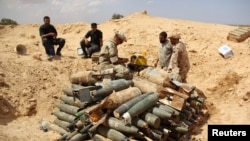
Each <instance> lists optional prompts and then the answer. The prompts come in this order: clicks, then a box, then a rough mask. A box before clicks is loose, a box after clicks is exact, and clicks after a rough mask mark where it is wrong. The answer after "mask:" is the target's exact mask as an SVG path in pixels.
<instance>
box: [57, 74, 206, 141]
mask: <svg viewBox="0 0 250 141" xmlns="http://www.w3.org/2000/svg"><path fill="white" fill-rule="evenodd" d="M147 71H149V70H147ZM154 71H155V70H154ZM143 73H144V74H143ZM151 74H153V73H145V72H142V73H141V74H140V76H135V77H134V78H133V80H125V79H116V80H109V81H107V80H105V81H102V82H98V83H96V84H95V85H93V86H83V85H79V84H72V86H71V87H69V88H65V89H63V92H64V94H65V95H62V96H61V97H60V99H61V101H62V102H61V103H60V104H58V105H57V108H58V109H59V110H57V111H56V112H53V113H52V114H53V115H54V116H56V119H55V120H54V121H53V124H55V125H57V126H58V127H59V128H61V129H62V130H64V131H65V132H63V134H61V135H62V136H61V138H60V139H59V140H61V141H62V140H67V141H82V140H94V141H104V140H105V141H108V140H112V141H126V140H127V141H128V140H140V141H143V140H145V141H151V140H152V141H182V140H186V139H187V138H188V137H189V135H190V134H192V132H193V130H194V129H195V128H199V126H200V125H202V124H203V123H204V122H205V121H206V120H207V118H208V112H207V110H206V106H205V99H206V98H205V96H204V94H203V92H202V91H201V90H199V89H197V88H196V87H194V86H191V85H189V84H187V83H180V82H178V81H171V80H169V79H162V78H164V77H165V76H164V77H163V75H158V76H157V77H158V78H159V79H158V80H157V81H152V80H150V79H149V77H147V75H151ZM158 74H159V73H158ZM157 77H152V78H154V80H156V79H157ZM162 80H163V81H162Z"/></svg>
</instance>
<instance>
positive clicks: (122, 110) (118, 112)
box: [113, 94, 149, 118]
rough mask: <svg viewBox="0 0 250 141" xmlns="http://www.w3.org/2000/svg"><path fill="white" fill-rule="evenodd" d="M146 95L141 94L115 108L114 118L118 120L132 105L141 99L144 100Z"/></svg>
mask: <svg viewBox="0 0 250 141" xmlns="http://www.w3.org/2000/svg"><path fill="white" fill-rule="evenodd" d="M148 95H149V94H142V95H139V96H137V97H135V98H133V99H131V100H129V101H127V102H125V103H123V104H122V105H120V106H119V107H118V108H116V109H115V110H114V111H113V114H114V116H115V117H116V118H120V117H121V115H122V114H123V113H125V112H126V111H127V110H129V108H131V107H132V106H133V105H134V104H136V103H137V102H139V101H141V100H142V99H144V98H145V97H147V96H148Z"/></svg>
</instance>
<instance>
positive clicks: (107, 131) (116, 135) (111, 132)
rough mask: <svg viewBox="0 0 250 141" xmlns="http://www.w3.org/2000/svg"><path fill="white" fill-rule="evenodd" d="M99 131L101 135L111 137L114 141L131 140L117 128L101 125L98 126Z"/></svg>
mask: <svg viewBox="0 0 250 141" xmlns="http://www.w3.org/2000/svg"><path fill="white" fill-rule="evenodd" d="M97 132H98V133H99V134H100V135H102V136H104V137H107V138H109V139H111V140H112V141H128V140H129V139H128V137H126V136H125V135H124V134H123V133H121V132H119V131H117V130H115V129H111V128H108V127H106V126H103V125H99V126H98V127H97Z"/></svg>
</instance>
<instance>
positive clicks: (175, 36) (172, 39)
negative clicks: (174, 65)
mask: <svg viewBox="0 0 250 141" xmlns="http://www.w3.org/2000/svg"><path fill="white" fill-rule="evenodd" d="M180 38H181V36H180V34H178V33H172V34H171V35H170V36H169V39H170V42H171V44H172V45H176V44H177V43H179V40H180Z"/></svg>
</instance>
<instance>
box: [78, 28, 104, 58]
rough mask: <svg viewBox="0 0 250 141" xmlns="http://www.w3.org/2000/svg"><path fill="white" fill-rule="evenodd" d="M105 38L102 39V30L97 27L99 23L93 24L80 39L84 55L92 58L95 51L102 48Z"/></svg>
mask: <svg viewBox="0 0 250 141" xmlns="http://www.w3.org/2000/svg"><path fill="white" fill-rule="evenodd" d="M88 38H90V41H89V40H88ZM102 43H103V40H102V31H100V30H99V29H97V24H96V23H92V24H91V30H89V31H88V32H87V33H86V34H85V36H84V38H83V39H82V40H81V41H80V45H81V48H82V50H83V55H84V56H83V57H84V58H90V57H91V55H92V54H93V53H94V52H98V51H100V49H101V46H102Z"/></svg>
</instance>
